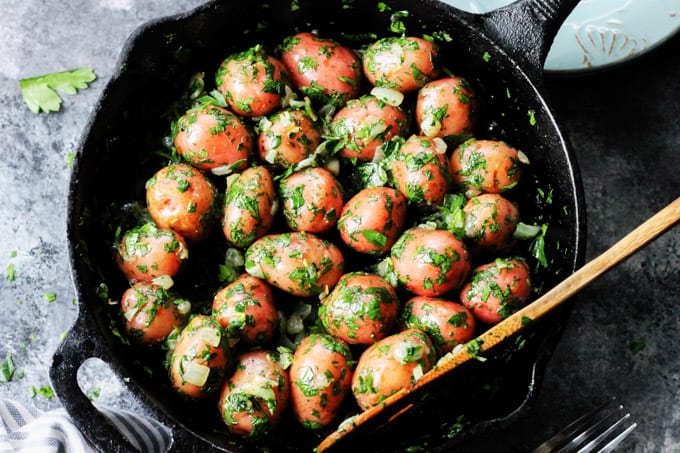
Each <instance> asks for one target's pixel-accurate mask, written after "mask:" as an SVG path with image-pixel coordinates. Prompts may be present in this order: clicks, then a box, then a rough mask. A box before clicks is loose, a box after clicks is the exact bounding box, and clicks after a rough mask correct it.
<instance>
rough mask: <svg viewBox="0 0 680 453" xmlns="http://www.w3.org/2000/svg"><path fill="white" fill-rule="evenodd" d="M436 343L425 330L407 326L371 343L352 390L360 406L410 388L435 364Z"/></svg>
mask: <svg viewBox="0 0 680 453" xmlns="http://www.w3.org/2000/svg"><path fill="white" fill-rule="evenodd" d="M436 360H437V354H436V351H435V347H434V346H433V345H432V342H431V341H430V338H429V337H428V336H427V334H425V333H424V332H422V331H420V330H417V329H407V330H404V331H402V332H399V333H396V334H394V335H390V336H389V337H386V338H383V339H382V340H380V341H378V342H377V343H374V344H373V345H371V346H369V347H368V348H367V349H366V350H365V351H364V352H363V354H361V357H359V362H358V363H357V366H356V369H355V370H354V376H353V377H352V393H353V394H354V398H355V399H356V401H357V403H358V404H359V407H361V409H363V410H367V409H370V408H371V407H373V406H376V405H378V404H380V403H381V402H383V401H384V400H385V399H387V398H388V397H390V396H391V395H393V394H395V393H397V392H398V391H399V390H401V389H403V388H408V387H409V386H410V385H412V384H414V383H415V382H416V381H417V380H418V379H420V377H421V376H422V375H423V374H425V373H427V372H428V371H429V370H430V369H432V367H433V366H434V364H435V362H436Z"/></svg>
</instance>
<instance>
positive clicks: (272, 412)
mask: <svg viewBox="0 0 680 453" xmlns="http://www.w3.org/2000/svg"><path fill="white" fill-rule="evenodd" d="M289 399H290V377H289V375H288V371H286V370H285V369H284V368H283V367H282V366H281V364H280V362H279V356H278V354H277V353H275V352H272V351H265V350H260V351H252V352H246V353H243V354H241V355H240V356H238V357H237V359H236V366H235V371H234V374H232V375H231V377H229V378H228V379H227V380H226V381H225V382H224V385H223V386H222V391H221V393H220V396H219V402H218V408H219V411H220V414H221V416H222V420H223V421H224V424H225V425H226V426H227V428H228V429H229V431H231V432H232V433H234V434H238V435H241V436H247V437H251V438H261V437H263V436H266V435H267V434H269V433H270V431H271V430H272V429H274V428H275V427H276V426H277V425H278V424H279V422H280V420H281V415H282V414H283V412H284V411H285V410H286V408H287V407H288V404H289Z"/></svg>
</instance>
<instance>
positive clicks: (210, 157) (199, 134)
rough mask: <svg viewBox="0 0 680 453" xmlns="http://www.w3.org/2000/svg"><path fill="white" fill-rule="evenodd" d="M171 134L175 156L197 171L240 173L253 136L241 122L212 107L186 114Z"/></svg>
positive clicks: (234, 116) (250, 149) (191, 110)
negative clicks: (222, 170) (217, 170)
mask: <svg viewBox="0 0 680 453" xmlns="http://www.w3.org/2000/svg"><path fill="white" fill-rule="evenodd" d="M173 132H174V144H175V149H176V150H177V154H179V155H180V156H182V158H183V159H184V160H185V161H186V162H187V163H189V164H191V165H193V166H194V167H196V168H198V169H200V170H205V171H208V170H216V169H217V168H222V169H230V170H232V171H238V170H242V169H244V168H245V167H246V165H247V164H248V159H249V158H250V155H251V154H252V151H253V145H254V141H253V136H252V134H251V133H250V130H249V129H248V128H247V127H246V125H245V123H244V122H242V121H241V119H240V118H239V117H238V116H236V115H234V114H233V113H232V112H230V111H229V110H227V109H224V108H222V107H218V106H216V105H212V104H205V105H202V106H199V107H195V108H192V109H190V110H189V111H187V112H186V113H185V114H184V115H183V116H182V117H181V118H179V119H178V120H177V123H176V125H175V127H174V130H173Z"/></svg>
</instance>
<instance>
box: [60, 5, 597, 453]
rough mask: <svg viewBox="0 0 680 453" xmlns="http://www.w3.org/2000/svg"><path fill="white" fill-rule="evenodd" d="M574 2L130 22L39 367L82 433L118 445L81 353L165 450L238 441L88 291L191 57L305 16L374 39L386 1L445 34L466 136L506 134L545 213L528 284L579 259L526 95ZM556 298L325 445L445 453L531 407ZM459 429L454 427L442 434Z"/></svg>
mask: <svg viewBox="0 0 680 453" xmlns="http://www.w3.org/2000/svg"><path fill="white" fill-rule="evenodd" d="M576 3H577V0H520V1H519V2H517V3H514V4H513V5H510V6H508V7H506V8H503V9H499V10H496V11H493V12H490V13H487V14H484V15H471V14H468V13H464V12H462V11H459V10H457V9H455V8H452V7H449V6H447V5H445V4H443V3H439V2H437V1H435V0H420V1H419V0H385V1H384V2H383V4H384V5H387V8H379V7H378V2H377V1H366V0H326V1H323V2H319V1H316V0H297V1H294V2H292V3H291V2H288V1H275V2H267V1H264V0H251V1H247V2H246V1H218V0H214V1H211V2H209V3H207V4H205V5H204V6H202V7H200V8H198V9H196V10H194V11H191V12H188V13H186V14H181V15H177V16H174V17H170V18H165V19H161V20H158V21H155V22H152V23H149V24H147V25H145V26H144V27H142V28H141V29H140V30H139V31H138V32H137V33H136V34H135V35H134V36H132V37H131V38H130V39H129V41H128V43H127V44H126V47H125V49H124V52H123V54H122V58H121V60H120V61H119V68H120V69H119V71H118V72H117V73H116V74H115V75H114V77H113V78H112V79H111V81H110V82H109V84H108V85H107V87H106V89H105V90H104V93H103V95H102V98H101V99H100V101H99V104H98V105H97V107H96V109H95V111H94V113H93V115H92V117H91V119H90V122H89V124H88V125H87V127H86V130H85V133H84V136H83V139H82V142H81V145H80V149H79V152H78V155H77V157H76V160H75V162H74V169H73V176H72V180H71V186H70V193H69V205H68V206H69V208H68V209H69V211H68V219H69V220H68V241H69V253H70V260H71V267H72V273H73V280H74V284H75V288H76V292H77V296H78V301H79V315H78V318H77V320H76V322H75V325H74V326H73V327H72V329H71V330H70V331H69V333H68V335H67V337H66V339H65V341H64V342H63V343H62V345H61V346H60V348H59V350H58V351H57V352H56V353H55V355H54V359H53V363H52V367H51V369H50V378H51V380H52V384H53V386H54V389H55V391H56V392H57V394H58V396H59V398H60V400H61V402H62V403H63V405H64V407H65V408H66V410H67V411H68V413H69V414H70V415H71V416H72V417H73V420H74V422H75V423H76V425H77V426H78V427H79V428H80V429H81V431H82V432H83V433H84V434H85V436H86V437H87V438H88V439H89V440H90V441H92V442H93V443H94V444H95V445H96V446H97V447H98V448H99V449H101V450H102V451H106V452H112V451H130V450H132V446H131V445H130V444H129V443H128V442H127V441H126V440H125V439H124V438H122V436H121V435H120V434H119V432H118V431H117V430H116V429H115V428H114V427H113V425H112V424H111V423H110V422H109V421H108V420H107V419H106V418H105V417H104V416H103V415H102V414H101V413H99V412H98V411H97V410H96V408H95V407H94V406H93V404H92V403H91V402H90V401H89V400H88V398H87V397H86V396H85V395H84V394H83V392H82V391H81V389H80V388H79V387H78V384H77V379H76V375H77V371H78V368H79V367H80V366H81V365H82V363H83V362H84V361H86V360H87V359H89V358H93V357H96V358H100V359H102V360H103V361H105V362H106V363H108V364H109V365H110V366H111V368H112V369H113V370H114V372H116V373H117V374H118V376H120V377H124V378H126V379H125V380H124V381H125V382H126V383H127V385H128V387H129V389H130V391H131V393H132V394H133V395H135V397H136V398H138V399H139V401H140V402H141V403H142V404H143V405H144V406H145V407H146V408H147V409H148V411H149V413H150V414H152V416H154V417H156V419H157V420H159V421H160V422H162V423H163V424H165V426H167V427H168V429H169V430H170V431H171V435H172V438H173V443H172V446H171V450H172V451H178V452H180V451H198V450H200V451H206V450H217V451H233V452H240V451H251V450H252V445H250V446H249V445H247V444H243V442H242V441H241V440H240V439H236V438H234V437H232V436H230V435H229V434H228V433H227V431H226V430H225V429H224V427H223V426H222V424H221V421H220V420H219V416H218V413H217V409H216V407H215V403H214V401H211V402H209V403H203V404H202V403H193V402H186V401H184V400H183V399H182V398H180V397H179V396H177V395H176V394H175V393H174V392H173V391H172V390H171V389H170V388H169V386H168V384H167V382H166V381H167V379H166V376H165V372H164V369H163V368H162V366H161V362H162V357H159V353H157V352H151V351H147V350H145V349H140V348H138V347H131V346H129V345H127V344H125V342H123V341H121V338H120V336H119V335H117V332H118V329H117V322H118V312H117V308H116V307H112V306H109V305H107V304H106V302H105V299H106V295H105V294H102V292H103V291H102V289H104V288H107V289H108V292H109V296H110V298H111V299H116V298H119V297H120V294H122V292H123V290H124V289H125V287H126V286H127V283H126V282H124V281H123V280H122V277H121V275H120V273H119V272H118V270H117V269H116V268H115V264H114V263H113V260H112V257H111V244H112V241H113V238H114V234H115V232H114V230H115V228H116V227H117V226H118V225H122V226H123V227H126V226H133V225H134V222H135V221H136V220H137V219H136V217H135V213H136V212H137V211H136V207H138V206H139V203H140V201H142V200H143V199H144V195H143V194H144V182H145V181H146V180H147V179H148V178H149V177H150V176H151V175H152V174H153V173H154V172H155V171H156V170H157V169H158V168H160V167H161V166H162V165H164V161H163V159H162V158H160V157H159V155H158V153H156V151H158V150H159V149H161V148H162V146H161V140H162V137H163V136H165V135H167V131H168V128H169V125H168V118H169V117H171V116H172V111H173V109H174V108H175V107H176V106H175V105H174V104H173V103H174V102H175V101H176V100H177V99H178V98H179V97H180V95H181V93H183V92H185V90H186V86H187V84H188V80H189V79H190V77H191V75H193V74H194V73H196V72H197V71H205V72H206V80H210V79H211V78H212V74H213V73H214V70H215V68H216V67H217V66H218V64H219V62H220V61H221V60H222V59H223V58H224V57H225V56H227V55H228V54H230V53H233V52H236V51H241V50H244V49H246V48H248V47H250V46H252V45H254V44H257V43H261V44H263V45H265V46H271V47H273V46H274V45H275V44H277V43H278V42H280V40H281V39H282V38H283V37H285V36H288V35H291V34H293V33H294V32H296V31H307V30H316V31H318V32H319V34H320V35H322V36H324V37H331V38H334V39H337V40H339V41H342V42H344V43H348V44H351V45H355V46H356V47H360V46H361V45H362V44H366V43H368V42H369V41H371V40H373V39H374V37H371V36H370V34H374V35H377V36H387V35H392V34H394V33H393V32H391V31H390V24H391V14H392V13H394V12H397V11H408V12H409V15H408V16H407V17H402V18H401V20H402V21H403V23H404V24H405V25H406V31H407V34H412V35H421V34H423V33H426V34H430V35H433V34H435V35H438V36H440V37H441V36H446V37H450V38H451V39H450V40H443V41H441V42H440V45H441V47H442V50H443V54H444V56H445V62H446V66H447V67H449V68H451V69H452V70H454V71H455V72H456V73H458V74H460V75H463V76H465V77H467V78H468V79H469V80H470V81H471V83H472V84H473V85H474V86H475V87H476V89H477V90H478V92H479V96H480V98H482V99H484V100H485V104H484V106H483V114H482V118H481V121H480V126H479V127H478V130H477V131H476V135H477V136H478V137H487V138H497V139H504V140H507V141H508V142H510V143H512V144H513V145H515V146H516V147H518V148H519V149H522V150H524V151H525V152H526V153H527V154H528V155H529V156H530V158H531V171H530V172H529V173H528V174H526V175H525V178H524V181H523V183H522V185H523V187H522V188H521V189H520V191H519V193H521V194H523V195H521V196H519V198H518V199H517V200H516V201H517V202H518V203H519V204H520V208H521V212H522V216H523V218H524V220H525V222H535V223H537V224H542V223H547V224H549V229H548V234H547V237H546V251H547V255H548V256H549V257H550V259H551V266H550V268H549V270H540V271H539V272H538V273H537V275H536V276H535V280H534V283H535V285H536V287H537V290H538V291H540V290H541V288H548V287H551V286H553V285H554V284H555V283H556V282H557V281H558V280H560V279H561V278H563V277H564V276H566V275H568V274H570V273H571V272H573V271H574V270H575V269H576V268H577V267H578V266H580V265H581V264H582V262H583V259H584V247H585V217H584V202H583V194H582V188H581V183H580V178H579V174H578V170H577V166H576V163H575V161H574V157H573V155H572V153H571V151H570V150H569V147H568V145H567V143H566V140H565V139H564V137H563V136H562V134H561V133H560V131H559V128H558V126H557V124H556V122H555V119H554V118H553V115H552V113H551V112H550V109H549V107H548V105H547V104H546V102H545V100H544V99H543V98H542V96H541V94H540V87H541V78H542V67H543V62H544V61H545V57H546V55H547V52H548V50H549V47H550V43H551V42H552V39H553V37H554V36H555V34H556V32H557V30H558V28H559V25H560V24H561V22H562V21H563V20H564V19H565V18H566V16H567V15H568V13H569V12H570V11H571V9H572V8H573V7H574V6H575V4H576ZM385 9H388V11H384V10H385ZM381 10H382V11H381ZM444 33H445V35H444ZM219 241H220V239H219V238H215V242H211V241H208V242H209V243H210V244H211V245H208V246H202V248H199V249H192V256H202V257H203V258H202V259H200V260H194V261H193V263H192V264H191V265H190V268H189V269H187V270H186V273H187V274H188V275H190V276H191V279H189V278H187V277H186V276H185V277H183V279H182V280H183V281H188V282H189V283H184V284H183V286H181V285H180V286H179V287H177V288H176V289H178V291H179V292H180V293H181V294H183V295H185V297H189V298H191V299H192V302H197V301H198V302H200V301H205V300H208V299H209V298H210V297H211V294H209V293H207V292H206V290H205V289H204V288H206V287H208V288H216V287H215V285H216V284H217V283H216V282H215V281H213V280H214V279H213V280H211V279H212V275H214V274H215V266H216V263H218V262H220V261H219V260H220V258H221V256H223V255H220V254H221V253H223V250H222V249H221V248H220V247H221V246H215V245H214V244H221V243H223V242H224V241H223V240H222V242H219ZM190 261H192V260H190ZM211 285H212V286H211ZM102 296H104V297H103V298H102ZM102 299H104V300H102ZM568 311H569V307H566V308H563V309H560V310H558V311H556V312H554V313H552V314H551V315H550V316H549V317H547V318H545V319H543V320H541V322H538V323H536V325H535V326H533V327H532V328H530V329H529V331H528V332H527V333H524V334H523V337H522V338H511V339H509V340H508V341H507V342H505V343H504V346H503V348H501V349H499V350H497V351H495V352H494V354H493V356H492V357H491V358H490V360H488V361H486V362H484V363H479V364H475V365H474V366H470V367H466V368H465V370H464V372H463V371H462V372H458V373H456V376H455V379H453V378H452V379H449V380H446V381H447V382H445V383H443V384H439V385H437V386H436V388H435V387H433V388H431V389H428V394H423V395H419V397H420V398H421V400H420V401H421V402H420V405H419V407H418V408H417V409H416V410H412V411H409V412H411V414H408V415H407V416H405V417H400V418H399V419H398V422H399V423H396V424H395V425H396V431H395V430H393V429H381V430H378V431H377V432H373V433H370V434H371V435H370V436H368V435H362V432H361V430H357V431H355V432H354V434H353V436H351V442H345V445H343V443H342V442H340V443H339V445H338V448H343V447H344V448H347V447H352V448H353V449H355V450H356V448H357V445H358V444H357V442H364V444H363V445H365V448H370V449H371V450H373V451H399V450H400V449H403V448H405V447H408V446H409V445H411V444H412V443H420V444H427V448H428V451H437V450H441V451H446V449H449V448H451V447H452V445H455V444H456V443H457V442H459V439H461V438H463V439H464V438H466V437H470V436H474V435H476V434H478V433H480V432H483V431H488V430H490V429H498V428H501V427H504V426H507V425H509V424H510V423H511V422H512V421H513V420H514V419H515V418H516V417H517V416H518V415H519V414H520V413H521V412H522V411H524V410H526V409H527V408H528V407H529V406H530V404H531V402H532V400H533V398H534V395H535V394H536V391H537V388H538V386H539V384H540V377H541V374H542V372H543V369H544V367H545V363H546V361H547V359H548V358H549V356H550V354H551V352H552V350H553V348H554V346H555V344H556V342H557V341H558V338H559V336H560V334H561V331H562V327H563V325H564V323H565V322H566V319H567V316H568ZM433 394H434V395H436V397H432V396H431V395H433ZM354 410H356V409H355V408H354ZM348 411H349V412H348V414H349V413H351V411H352V408H349V409H348ZM405 424H406V425H405ZM459 427H464V429H462V431H461V432H460V433H459V435H457V436H452V434H454V433H455V432H458V431H459V429H458V428H459ZM405 432H407V433H408V434H407V435H404V433H405ZM323 434H328V433H322V435H323ZM320 439H321V437H319V436H313V435H310V434H308V433H305V432H303V431H302V429H301V428H299V427H297V426H296V425H295V424H294V423H292V422H291V423H289V424H288V423H287V422H284V425H283V426H282V427H281V428H280V429H279V430H278V431H277V434H276V435H275V436H272V439H268V440H267V441H265V444H264V445H266V446H268V447H269V448H270V449H271V450H272V451H311V449H312V448H313V447H314V446H315V445H316V444H317V443H318V442H319V441H320ZM366 451H368V450H366Z"/></svg>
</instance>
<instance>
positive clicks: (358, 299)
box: [319, 272, 400, 345]
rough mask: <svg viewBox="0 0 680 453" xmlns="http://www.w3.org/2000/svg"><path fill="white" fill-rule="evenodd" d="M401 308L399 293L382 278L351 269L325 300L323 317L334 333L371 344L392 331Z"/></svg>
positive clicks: (322, 321) (331, 332)
mask: <svg viewBox="0 0 680 453" xmlns="http://www.w3.org/2000/svg"><path fill="white" fill-rule="evenodd" d="M399 308H400V307H399V299H398V298H397V293H396V292H395V290H394V288H392V286H391V285H390V284H389V283H387V281H385V280H384V279H383V278H382V277H379V276H377V275H374V274H369V273H367V272H350V273H348V274H345V275H343V276H342V277H341V278H340V280H339V281H338V283H337V284H336V285H335V288H333V291H331V293H330V294H329V295H328V296H326V297H325V298H324V299H323V300H322V301H321V306H320V307H319V318H320V319H321V323H322V324H323V326H324V328H325V329H326V331H327V332H328V333H330V334H331V335H333V336H335V337H337V338H340V339H342V340H343V341H345V342H347V343H349V344H364V345H370V344H373V343H375V342H376V341H377V340H380V339H382V338H385V337H386V336H387V335H389V334H390V333H392V330H393V329H394V327H395V325H396V322H397V318H398V316H399Z"/></svg>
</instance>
